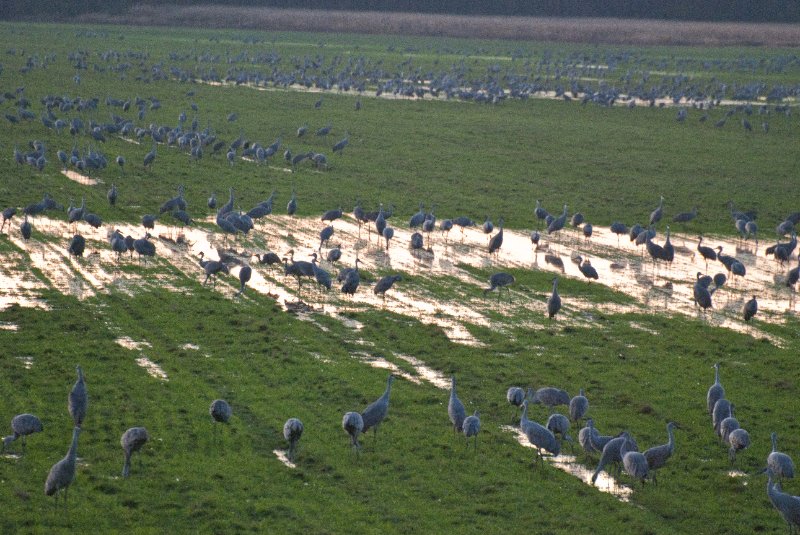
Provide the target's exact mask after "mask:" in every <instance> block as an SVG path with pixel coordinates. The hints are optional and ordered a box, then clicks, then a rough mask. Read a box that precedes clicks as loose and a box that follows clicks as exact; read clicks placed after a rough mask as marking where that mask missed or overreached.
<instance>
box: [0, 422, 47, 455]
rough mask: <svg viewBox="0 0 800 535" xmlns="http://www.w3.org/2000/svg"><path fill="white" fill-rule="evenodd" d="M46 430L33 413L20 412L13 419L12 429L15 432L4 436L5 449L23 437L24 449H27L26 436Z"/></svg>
mask: <svg viewBox="0 0 800 535" xmlns="http://www.w3.org/2000/svg"><path fill="white" fill-rule="evenodd" d="M43 430H44V426H43V425H42V422H41V420H39V418H37V417H36V416H34V415H33V414H27V413H26V414H18V415H16V416H14V418H12V419H11V431H12V432H13V434H11V435H8V436H7V437H3V450H5V449H6V448H7V447H8V445H9V444H11V443H12V442H13V441H15V440H17V439H18V438H19V437H22V450H23V451H25V437H27V436H28V435H32V434H34V433H39V432H41V431H43Z"/></svg>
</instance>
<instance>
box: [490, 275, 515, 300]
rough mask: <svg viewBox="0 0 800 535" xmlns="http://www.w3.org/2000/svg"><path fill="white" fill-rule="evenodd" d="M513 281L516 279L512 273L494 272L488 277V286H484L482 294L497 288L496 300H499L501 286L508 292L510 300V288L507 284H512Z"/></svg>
mask: <svg viewBox="0 0 800 535" xmlns="http://www.w3.org/2000/svg"><path fill="white" fill-rule="evenodd" d="M515 281H516V279H515V278H514V275H511V274H510V273H505V272H503V271H500V272H498V273H494V274H492V276H491V277H489V287H488V288H484V290H483V294H484V295H486V294H487V293H489V292H491V291H493V290H494V289H495V288H497V300H498V301H499V300H500V294H501V293H502V288H505V289H506V291H507V292H508V300H509V301H511V289H510V288H509V286H510V285H512V284H514V282H515Z"/></svg>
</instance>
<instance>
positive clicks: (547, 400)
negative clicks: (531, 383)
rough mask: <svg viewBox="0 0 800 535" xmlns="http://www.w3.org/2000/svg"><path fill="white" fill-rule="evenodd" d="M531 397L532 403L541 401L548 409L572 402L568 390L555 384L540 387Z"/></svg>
mask: <svg viewBox="0 0 800 535" xmlns="http://www.w3.org/2000/svg"><path fill="white" fill-rule="evenodd" d="M530 399H531V402H532V403H537V404H539V403H541V404H542V405H544V406H545V407H547V408H548V409H552V408H553V407H555V406H557V405H569V403H570V397H569V394H567V392H566V390H562V389H561V388H555V387H553V386H545V387H542V388H540V389H538V390H537V391H536V392H534V393H533V395H532V396H531V398H530Z"/></svg>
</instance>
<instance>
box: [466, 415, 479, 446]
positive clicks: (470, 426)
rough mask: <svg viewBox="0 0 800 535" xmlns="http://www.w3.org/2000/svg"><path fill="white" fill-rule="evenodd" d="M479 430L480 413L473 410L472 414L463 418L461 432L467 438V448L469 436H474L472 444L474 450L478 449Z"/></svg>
mask: <svg viewBox="0 0 800 535" xmlns="http://www.w3.org/2000/svg"><path fill="white" fill-rule="evenodd" d="M480 430H481V414H480V413H479V412H478V411H475V412H474V413H473V414H472V416H467V417H466V418H464V425H463V432H464V437H465V438H466V439H467V448H469V439H470V437H475V440H474V445H475V451H476V452H477V451H478V433H479V432H480Z"/></svg>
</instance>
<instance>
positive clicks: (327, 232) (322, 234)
mask: <svg viewBox="0 0 800 535" xmlns="http://www.w3.org/2000/svg"><path fill="white" fill-rule="evenodd" d="M332 236H333V225H328V226H327V227H325V228H323V229H322V230H321V231H319V247H318V248H317V250H318V251H322V244H323V243H328V240H330V239H331V237H332Z"/></svg>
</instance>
